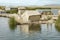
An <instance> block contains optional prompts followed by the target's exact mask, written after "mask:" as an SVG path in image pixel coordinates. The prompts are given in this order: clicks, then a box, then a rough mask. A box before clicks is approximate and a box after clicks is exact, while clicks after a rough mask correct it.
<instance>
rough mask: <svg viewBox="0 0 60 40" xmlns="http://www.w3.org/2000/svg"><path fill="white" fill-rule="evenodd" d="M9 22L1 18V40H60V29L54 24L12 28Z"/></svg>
mask: <svg viewBox="0 0 60 40" xmlns="http://www.w3.org/2000/svg"><path fill="white" fill-rule="evenodd" d="M9 21H10V19H8V18H3V17H0V40H60V29H59V28H60V27H55V24H54V23H53V24H32V25H17V26H10V25H9ZM10 22H11V21H10Z"/></svg>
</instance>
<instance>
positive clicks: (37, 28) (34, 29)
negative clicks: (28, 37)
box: [20, 24, 41, 33]
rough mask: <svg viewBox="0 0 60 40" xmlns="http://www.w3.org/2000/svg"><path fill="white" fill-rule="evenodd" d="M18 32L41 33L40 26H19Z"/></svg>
mask: <svg viewBox="0 0 60 40" xmlns="http://www.w3.org/2000/svg"><path fill="white" fill-rule="evenodd" d="M20 30H21V31H22V32H25V33H30V32H37V31H41V27H40V24H31V25H20Z"/></svg>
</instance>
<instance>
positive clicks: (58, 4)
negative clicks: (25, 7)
mask: <svg viewBox="0 0 60 40" xmlns="http://www.w3.org/2000/svg"><path fill="white" fill-rule="evenodd" d="M44 6H60V4H48V5H44Z"/></svg>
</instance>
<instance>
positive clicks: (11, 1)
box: [0, 0, 60, 6]
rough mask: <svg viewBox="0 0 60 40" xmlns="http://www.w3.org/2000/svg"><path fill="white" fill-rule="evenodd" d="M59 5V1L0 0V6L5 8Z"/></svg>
mask: <svg viewBox="0 0 60 40" xmlns="http://www.w3.org/2000/svg"><path fill="white" fill-rule="evenodd" d="M47 4H60V0H0V5H6V6H18V5H21V6H28V5H40V6H42V5H47Z"/></svg>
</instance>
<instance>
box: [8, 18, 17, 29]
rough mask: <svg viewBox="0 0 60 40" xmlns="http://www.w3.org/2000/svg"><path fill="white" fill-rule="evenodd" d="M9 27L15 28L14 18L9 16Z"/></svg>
mask: <svg viewBox="0 0 60 40" xmlns="http://www.w3.org/2000/svg"><path fill="white" fill-rule="evenodd" d="M9 28H10V29H11V30H15V28H16V21H15V19H14V18H10V19H9Z"/></svg>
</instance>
